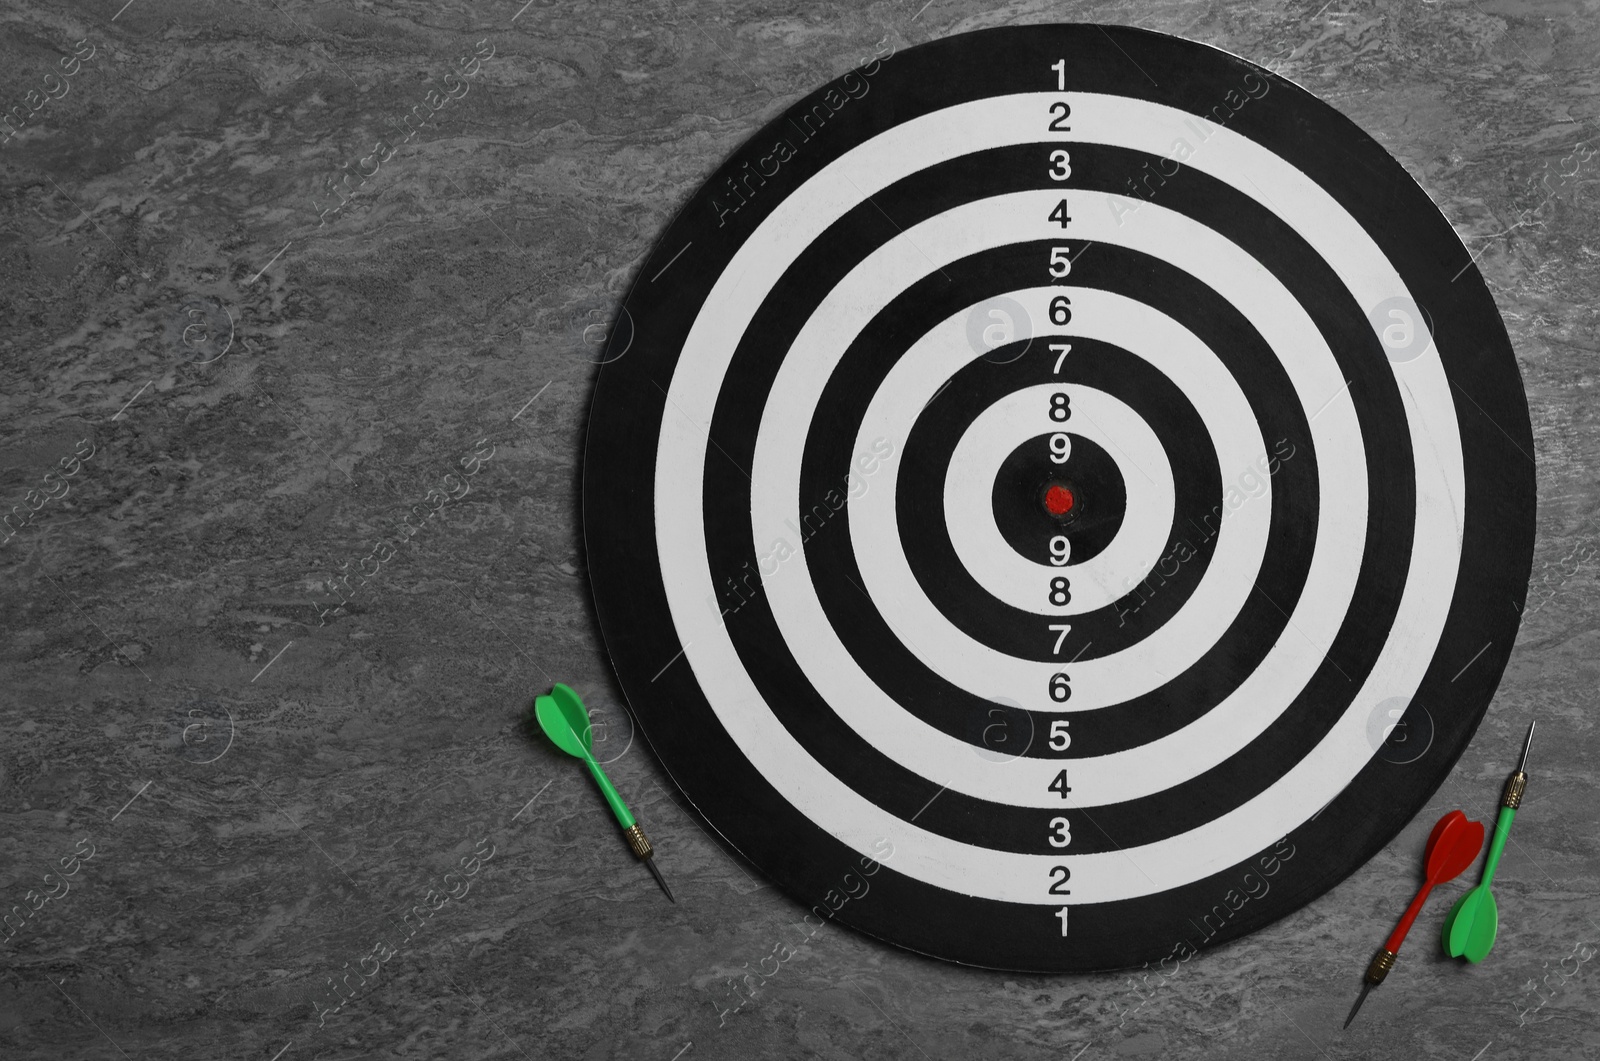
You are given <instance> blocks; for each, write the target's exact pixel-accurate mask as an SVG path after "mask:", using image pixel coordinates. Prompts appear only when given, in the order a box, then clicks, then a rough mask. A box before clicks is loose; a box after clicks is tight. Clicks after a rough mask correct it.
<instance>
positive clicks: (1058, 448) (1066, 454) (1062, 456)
mask: <svg viewBox="0 0 1600 1061" xmlns="http://www.w3.org/2000/svg"><path fill="white" fill-rule="evenodd" d="M1071 457H1072V439H1071V438H1069V437H1068V436H1067V434H1066V432H1064V431H1057V432H1056V433H1055V434H1053V435H1051V436H1050V460H1051V461H1052V462H1053V463H1055V464H1065V463H1067V461H1068V460H1070V459H1071ZM1052 548H1054V546H1052Z"/></svg>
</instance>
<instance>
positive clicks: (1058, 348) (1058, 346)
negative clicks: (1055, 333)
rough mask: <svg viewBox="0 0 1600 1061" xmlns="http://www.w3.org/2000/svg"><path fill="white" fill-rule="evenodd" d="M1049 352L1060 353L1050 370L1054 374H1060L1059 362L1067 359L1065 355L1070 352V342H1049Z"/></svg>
mask: <svg viewBox="0 0 1600 1061" xmlns="http://www.w3.org/2000/svg"><path fill="white" fill-rule="evenodd" d="M1050 352H1051V353H1052V354H1060V355H1061V356H1060V357H1057V358H1056V367H1055V368H1054V369H1052V370H1051V371H1052V372H1054V373H1055V374H1056V375H1060V374H1061V362H1063V361H1065V360H1066V359H1067V355H1068V354H1070V353H1072V344H1071V343H1051V344H1050Z"/></svg>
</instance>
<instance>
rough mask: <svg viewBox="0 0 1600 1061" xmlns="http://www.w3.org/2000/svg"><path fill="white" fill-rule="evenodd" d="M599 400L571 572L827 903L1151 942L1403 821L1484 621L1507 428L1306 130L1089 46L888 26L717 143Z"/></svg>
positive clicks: (1489, 334)
mask: <svg viewBox="0 0 1600 1061" xmlns="http://www.w3.org/2000/svg"><path fill="white" fill-rule="evenodd" d="M595 360H597V361H598V362H599V364H600V367H599V368H598V369H597V377H596V382H595V386H594V394H593V404H592V407H591V411H590V419H589V425H588V433H587V442H586V450H585V456H584V461H585V463H584V469H583V521H584V537H585V542H586V548H587V562H588V570H589V577H590V580H591V583H592V590H593V594H594V599H595V605H596V611H597V616H598V621H599V625H600V629H601V633H602V635H603V637H604V640H605V644H606V648H607V651H608V653H609V655H610V657H611V659H612V661H613V663H614V666H615V670H616V673H617V676H618V679H619V681H620V683H621V687H622V690H623V692H624V694H625V695H626V697H627V699H628V701H629V704H630V707H631V709H632V710H633V712H634V714H635V717H636V719H637V721H638V723H639V725H640V727H641V730H642V732H643V733H644V734H645V736H646V737H647V739H648V741H649V743H650V745H651V747H652V748H653V749H654V751H655V752H656V754H657V755H658V756H659V758H660V760H661V762H662V764H663V765H664V766H665V768H666V770H667V771H668V772H669V773H670V775H671V777H672V779H673V780H674V782H675V783H676V784H677V785H678V786H679V787H680V788H681V789H682V791H683V793H684V794H685V795H686V796H687V798H688V799H689V800H690V801H691V802H692V804H693V805H694V807H695V808H696V809H697V810H698V812H699V813H700V814H701V815H702V816H703V817H704V819H705V821H706V822H707V823H709V825H710V826H711V827H713V828H714V829H715V830H716V831H717V832H718V833H720V835H721V836H722V837H723V838H724V839H725V840H726V841H727V842H728V843H729V844H730V845H731V846H732V847H733V848H735V849H736V850H737V851H738V852H740V853H741V854H742V855H744V856H745V857H746V858H747V859H748V860H749V861H750V862H751V863H753V864H754V865H755V866H756V867H758V868H759V869H760V870H761V871H762V872H763V873H765V874H766V875H767V876H768V877H769V878H770V879H771V880H772V881H773V882H774V883H776V884H777V885H779V886H780V887H782V888H783V889H785V890H787V891H788V892H790V893H791V894H793V895H794V896H796V897H797V898H799V899H800V900H801V901H802V902H804V903H805V904H806V905H807V906H808V907H810V908H811V909H812V910H813V911H814V912H815V914H816V915H817V916H819V917H826V918H831V919H833V920H835V921H836V922H839V923H842V924H845V925H848V926H851V927H853V928H855V929H858V930H860V931H862V932H864V933H867V934H869V935H871V936H874V937H877V938H879V939H882V940H885V941H888V942H890V943H893V944H896V945H899V946H901V947H905V948H908V949H910V950H913V951H917V952H920V953H923V954H928V955H933V956H936V957H939V958H943V959H947V960H951V961H956V962H961V963H968V964H973V965H979V966H986V967H993V968H1002V969H1014V970H1027V971H1071V970H1092V969H1106V968H1116V967H1126V966H1129V965H1135V964H1138V963H1141V962H1158V961H1167V960H1168V959H1172V960H1177V961H1182V960H1186V959H1187V958H1188V957H1190V956H1192V955H1193V954H1194V953H1196V952H1198V951H1199V950H1202V949H1204V948H1206V947H1210V946H1214V945H1216V944H1218V943H1221V942H1224V941H1227V940H1229V939H1233V938H1236V937H1238V936H1240V935H1242V934H1244V933H1247V932H1250V931H1253V930H1255V929H1258V928H1261V927H1262V926H1264V925H1267V924H1268V923H1270V922H1272V921H1274V920H1275V919H1277V918H1279V917H1282V916H1283V915H1284V914H1286V913H1289V912H1290V911H1293V910H1295V909H1298V908H1299V907H1301V906H1303V905H1304V904H1305V903H1307V902H1309V901H1311V900H1312V899H1313V898H1315V897H1316V896H1318V895H1320V894H1321V893H1323V892H1325V891H1327V890H1328V889H1329V888H1331V887H1332V886H1333V885H1334V884H1335V883H1337V882H1338V881H1339V880H1341V879H1342V878H1344V877H1345V876H1347V875H1348V874H1350V873H1351V872H1352V871H1354V870H1355V869H1356V868H1357V867H1359V866H1361V865H1362V864H1363V863H1364V862H1365V861H1366V860H1367V859H1368V858H1370V857H1371V856H1372V855H1373V854H1374V853H1376V852H1377V851H1378V850H1379V849H1381V848H1382V847H1383V846H1384V845H1385V844H1386V843H1388V842H1389V841H1390V840H1391V839H1393V838H1394V836H1395V835H1396V834H1397V833H1398V832H1399V831H1400V829H1401V828H1402V827H1403V826H1404V825H1405V824H1406V823H1407V822H1408V821H1409V820H1410V819H1411V818H1412V816H1413V815H1415V814H1416V813H1417V812H1418V811H1419V810H1420V809H1421V808H1422V807H1423V805H1424V804H1425V803H1426V802H1427V800H1428V798H1429V796H1430V795H1431V794H1432V793H1433V792H1434V790H1435V789H1436V788H1437V787H1438V786H1439V785H1440V784H1441V783H1442V782H1443V780H1444V778H1445V777H1446V775H1447V774H1448V772H1449V770H1450V768H1451V766H1452V765H1453V764H1454V762H1455V761H1456V759H1457V758H1458V757H1459V756H1460V754H1461V752H1462V751H1463V750H1464V748H1465V747H1466V745H1467V743H1468V741H1469V740H1470V739H1471V737H1472V734H1473V732H1474V730H1475V728H1476V727H1477V725H1478V722H1479V720H1480V719H1481V718H1482V717H1483V714H1484V712H1485V710H1486V709H1487V706H1488V703H1489V700H1490V698H1491V696H1492V694H1493V692H1494V689H1495V686H1496V683H1497V682H1498V680H1499V677H1500V674H1501V672H1502V670H1503V668H1504V666H1505V661H1506V658H1507V655H1508V653H1509V652H1510V649H1511V646H1512V642H1513V640H1514V639H1515V636H1516V632H1517V628H1518V623H1519V619H1520V610H1521V607H1522V604H1523V601H1524V598H1525V594H1526V589H1527V584H1528V577H1529V571H1530V565H1531V560H1532V550H1533V533H1534V501H1535V484H1534V464H1533V459H1532V453H1533V444H1532V433H1531V428H1530V424H1529V417H1528V409H1527V403H1526V398H1525V396H1524V394H1523V390H1522V385H1521V379H1520V375H1519V371H1518V368H1517V364H1516V361H1515V358H1514V356H1513V353H1512V350H1511V347H1510V343H1509V340H1508V338H1507V335H1506V332H1505V328H1504V326H1503V324H1502V323H1501V320H1500V318H1499V316H1498V313H1497V311H1496V309H1495V306H1494V303H1493V300H1492V298H1491V297H1490V295H1489V293H1488V291H1487V290H1486V288H1485V285H1484V283H1483V281H1482V278H1481V276H1480V275H1479V273H1478V272H1477V270H1476V269H1475V268H1474V266H1473V264H1472V262H1471V261H1470V259H1469V256H1468V255H1467V253H1466V251H1465V250H1464V249H1463V247H1462V245H1461V243H1460V241H1459V240H1458V239H1457V238H1456V236H1455V235H1454V233H1453V232H1452V230H1451V228H1450V225H1449V224H1448V222H1446V220H1445V219H1444V218H1443V217H1442V216H1441V215H1440V213H1439V211H1438V210H1437V209H1436V208H1435V207H1434V206H1433V204H1432V203H1431V202H1430V200H1429V199H1428V197H1427V195H1426V194H1425V193H1424V192H1423V191H1422V190H1421V189H1420V188H1419V187H1418V186H1417V184H1416V183H1415V182H1414V181H1413V180H1412V178H1411V177H1410V176H1408V175H1407V173H1406V171H1405V169H1404V168H1403V167H1402V166H1401V165H1400V164H1399V163H1398V162H1397V161H1396V160H1395V159H1394V158H1392V157H1391V156H1390V155H1389V154H1387V153H1386V152H1385V151H1384V150H1383V149H1382V147H1380V146H1379V144H1378V143H1376V142H1375V141H1374V140H1373V139H1372V138H1371V137H1370V136H1368V135H1366V134H1365V133H1363V132H1362V131H1361V130H1360V129H1359V128H1358V127H1357V126H1356V125H1355V124H1353V123H1352V122H1351V121H1349V120H1348V119H1346V118H1345V117H1343V116H1342V115H1341V114H1339V113H1338V112H1337V111H1336V110H1334V109H1333V108H1332V107H1330V106H1329V105H1327V104H1325V103H1323V102H1321V101H1319V100H1318V99H1316V98H1315V97H1314V96H1312V95H1310V94H1309V93H1307V92H1306V91H1305V90H1303V89H1301V88H1299V87H1298V86H1296V85H1294V84H1292V83H1291V82H1289V81H1287V80H1285V79H1283V78H1281V77H1278V76H1276V75H1274V74H1272V73H1270V72H1269V71H1267V70H1265V69H1262V68H1261V67H1258V66H1255V65H1253V64H1251V63H1248V62H1246V61H1244V60H1242V59H1239V58H1237V57H1234V56H1232V55H1229V54H1227V53H1225V52H1222V51H1219V50H1217V49H1214V48H1211V47H1208V46H1204V45H1200V44H1196V43H1193V42H1190V41H1186V40H1182V39H1180V38H1176V37H1171V36H1166V35H1161V34H1156V33H1150V32H1146V31H1141V30H1134V29H1129V28H1124V27H1114V26H1095V25H1041V26H1026V27H1009V28H1001V29H991V30H984V31H979V32H973V33H966V34H961V35H957V36H953V37H950V38H947V39H943V40H939V41H936V42H931V43H927V44H923V45H919V46H916V47H912V48H906V49H901V50H898V51H895V50H892V49H890V48H889V47H887V46H881V47H880V48H879V49H878V52H877V53H876V54H873V55H871V56H867V57H864V58H863V60H862V62H861V64H860V65H859V66H858V67H856V68H855V69H853V70H851V72H850V73H847V74H845V75H843V76H842V77H840V78H839V79H838V80H836V81H834V82H832V83H830V84H828V85H825V86H823V87H822V88H819V89H817V90H816V91H815V92H813V93H811V94H810V95H808V96H806V97H805V98H804V99H802V100H800V101H799V102H798V103H795V104H794V105H793V106H791V107H789V108H788V109H787V110H786V111H784V112H783V113H782V114H780V115H778V116H777V117H776V118H775V119H773V120H772V121H771V122H770V123H769V124H768V125H766V126H765V127H764V128H762V129H761V130H760V131H759V132H757V133H756V134H755V135H754V136H753V137H751V138H750V139H749V140H748V141H746V142H745V143H744V144H743V146H742V147H740V148H739V149H738V150H736V151H735V152H734V153H733V155H732V157H731V158H730V159H729V160H728V161H727V162H726V163H725V164H724V165H723V166H722V167H721V168H720V169H718V170H717V171H716V173H715V174H713V175H712V176H711V177H710V179H709V180H708V181H707V182H706V183H705V184H704V186H703V187H701V188H700V189H699V190H698V192H697V193H696V194H695V195H694V196H693V197H692V198H690V199H689V200H688V202H687V203H686V205H683V206H682V209H681V211H680V212H679V213H678V215H677V216H676V218H675V219H674V220H673V221H672V223H671V224H670V225H669V226H668V227H667V229H666V231H665V233H664V234H663V235H662V236H661V237H660V239H659V242H658V243H657V244H656V246H655V249H654V250H653V251H652V253H651V254H650V256H649V257H647V258H646V259H645V260H644V261H643V264H642V265H641V266H640V268H639V272H638V275H637V278H636V280H635V282H634V285H633V287H632V290H631V292H630V293H629V295H628V296H627V299H626V302H625V303H624V305H623V307H622V308H621V309H620V310H619V311H618V315H617V319H616V321H615V324H614V325H613V326H612V328H611V331H610V334H609V336H608V339H607V341H606V344H605V346H604V348H603V352H601V353H600V354H599V356H598V357H596V358H595Z"/></svg>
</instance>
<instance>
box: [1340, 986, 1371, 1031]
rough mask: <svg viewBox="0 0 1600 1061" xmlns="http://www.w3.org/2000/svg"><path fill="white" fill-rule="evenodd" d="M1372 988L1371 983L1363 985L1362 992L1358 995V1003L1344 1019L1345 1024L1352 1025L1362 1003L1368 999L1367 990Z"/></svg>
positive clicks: (1346, 1025)
mask: <svg viewBox="0 0 1600 1061" xmlns="http://www.w3.org/2000/svg"><path fill="white" fill-rule="evenodd" d="M1371 990H1372V985H1371V984H1362V985H1361V994H1360V995H1358V996H1356V1004H1355V1005H1353V1006H1351V1007H1350V1016H1348V1017H1346V1018H1345V1019H1344V1026H1345V1027H1346V1028H1348V1027H1350V1022H1351V1021H1353V1020H1355V1019H1356V1013H1357V1012H1358V1011H1359V1010H1360V1009H1361V1003H1363V1002H1365V1001H1366V1000H1367V992H1368V991H1371Z"/></svg>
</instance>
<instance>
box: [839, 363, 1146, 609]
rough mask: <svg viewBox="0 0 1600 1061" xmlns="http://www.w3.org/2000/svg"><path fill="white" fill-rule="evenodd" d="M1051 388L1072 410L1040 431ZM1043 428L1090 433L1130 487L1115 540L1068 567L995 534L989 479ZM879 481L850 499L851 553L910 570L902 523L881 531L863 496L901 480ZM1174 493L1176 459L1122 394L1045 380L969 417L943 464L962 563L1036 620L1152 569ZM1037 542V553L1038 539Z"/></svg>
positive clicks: (1086, 603)
mask: <svg viewBox="0 0 1600 1061" xmlns="http://www.w3.org/2000/svg"><path fill="white" fill-rule="evenodd" d="M879 393H880V394H881V393H882V391H880V392H879ZM1053 394H1065V395H1067V396H1068V397H1069V399H1070V400H1071V402H1072V416H1071V417H1070V418H1069V419H1068V420H1067V421H1066V422H1064V423H1060V424H1051V426H1050V427H1042V425H1041V421H1042V422H1043V423H1044V424H1050V421H1048V420H1045V419H1044V418H1043V417H1041V416H1040V415H1039V410H1041V409H1045V408H1048V407H1049V401H1050V396H1051V395H1053ZM1047 432H1048V433H1055V432H1061V433H1064V434H1066V435H1067V437H1068V438H1069V439H1070V438H1083V439H1087V440H1088V441H1090V442H1093V443H1095V444H1096V445H1098V446H1099V447H1100V448H1101V449H1103V450H1105V451H1106V452H1107V453H1108V454H1109V455H1110V457H1111V459H1112V461H1113V462H1115V464H1116V466H1117V472H1118V474H1119V475H1121V476H1122V481H1123V486H1124V489H1125V491H1126V493H1127V504H1126V506H1125V508H1124V509H1123V514H1122V524H1121V525H1120V526H1119V527H1118V528H1117V532H1116V535H1115V536H1114V537H1113V538H1112V539H1111V542H1110V543H1109V544H1108V545H1107V546H1106V547H1105V548H1104V549H1103V550H1101V551H1100V552H1099V553H1097V554H1096V555H1094V556H1093V557H1090V558H1089V559H1087V560H1081V561H1080V560H1078V559H1077V558H1075V557H1072V556H1070V555H1069V557H1068V559H1067V562H1066V564H1065V565H1055V564H1048V563H1043V562H1041V561H1036V560H1030V559H1028V558H1027V557H1025V556H1022V555H1021V554H1019V553H1018V552H1017V551H1016V549H1015V548H1013V547H1012V545H1011V543H1010V542H1008V541H1007V540H1006V538H1005V535H1003V534H1001V533H1000V525H999V524H998V523H996V522H995V515H994V480H995V474H996V472H997V471H998V469H999V468H1000V465H1001V464H1002V463H1003V462H1004V461H1005V459H1006V458H1007V457H1009V456H1010V455H1011V453H1012V452H1013V451H1014V450H1015V449H1016V448H1017V447H1019V446H1021V445H1022V444H1023V443H1025V442H1028V441H1030V440H1033V439H1036V438H1037V437H1038V436H1040V435H1042V434H1045V433H1047ZM902 437H903V436H902ZM1040 451H1041V453H1042V452H1043V447H1042V446H1041V447H1040ZM1069 452H1070V451H1069ZM898 472H899V468H898V466H895V467H892V468H890V469H889V474H890V475H892V476H895V477H896V480H898ZM885 485H887V486H889V487H890V489H888V490H881V491H879V492H878V493H877V494H876V495H875V494H874V493H873V492H872V491H870V490H869V491H868V492H867V493H865V494H863V495H862V496H861V497H859V498H857V499H856V500H855V502H854V503H852V505H851V508H850V526H851V530H852V537H853V538H854V540H855V545H856V556H857V557H858V558H860V559H861V561H862V562H863V563H864V564H866V565H867V566H869V567H875V566H876V565H875V564H874V563H873V561H872V557H871V555H869V554H879V553H881V552H882V551H883V550H885V549H891V550H893V551H894V552H895V553H897V554H898V559H897V561H896V562H898V563H899V564H901V565H905V566H906V567H907V570H909V564H908V563H907V558H906V556H905V545H904V543H903V541H902V540H901V536H900V533H899V528H897V527H896V526H894V524H893V523H891V524H890V525H889V526H888V527H887V528H884V527H882V525H881V524H880V523H878V521H876V520H872V519H870V518H869V516H868V507H867V505H866V501H867V498H868V497H881V496H882V495H884V494H890V495H891V496H892V494H893V493H894V492H897V490H898V487H899V483H898V481H895V482H893V483H889V484H885ZM1175 492H1176V491H1175V487H1174V484H1173V481H1172V465H1171V464H1170V463H1168V460H1167V451H1166V450H1165V449H1164V448H1163V447H1162V445H1161V439H1159V438H1157V437H1156V433H1155V432H1154V431H1153V430H1151V428H1150V425H1149V424H1147V423H1145V422H1144V420H1143V419H1142V418H1140V416H1139V414H1138V413H1137V412H1135V411H1134V410H1133V409H1131V408H1129V407H1128V406H1127V405H1126V404H1124V403H1123V401H1122V399H1120V398H1117V397H1114V396H1113V395H1110V394H1107V393H1106V392H1105V391H1102V390H1096V389H1094V388H1093V387H1085V386H1082V385H1080V384H1072V383H1041V384H1036V385H1034V386H1031V387H1025V388H1023V389H1022V390H1017V391H1012V392H1011V393H1010V394H1007V395H1005V396H1004V397H1003V398H1001V399H1000V400H999V401H997V402H995V403H994V404H993V405H991V406H989V408H987V409H985V410H984V411H983V412H981V413H979V414H978V415H977V416H976V417H974V418H973V421H972V423H971V424H969V425H968V426H967V429H966V431H964V432H963V433H962V435H961V438H960V439H958V440H957V442H956V444H955V446H954V448H953V449H952V450H951V451H950V462H949V464H948V465H947V466H946V468H945V478H944V523H945V528H946V530H948V531H949V534H950V544H951V546H953V547H954V549H955V553H956V557H957V559H958V560H960V562H961V565H962V566H963V567H965V568H966V569H967V571H968V573H970V574H971V575H972V577H973V578H974V579H975V580H976V581H977V583H978V584H979V585H980V586H982V587H983V588H984V589H986V590H988V591H989V592H990V593H991V594H993V595H994V596H995V597H997V598H998V599H1000V600H1003V601H1005V602H1006V603H1007V604H1011V605H1012V606H1013V607H1018V608H1022V609H1024V610H1025V611H1029V612H1034V613H1036V614H1038V615H1040V616H1041V617H1042V616H1047V615H1048V616H1062V615H1081V614H1082V613H1084V612H1087V611H1092V610H1094V609H1095V608H1103V607H1106V606H1107V605H1109V604H1111V603H1113V602H1114V601H1116V600H1118V599H1120V598H1121V597H1122V596H1123V595H1125V594H1126V593H1127V592H1128V590H1127V588H1126V587H1125V586H1123V585H1122V580H1123V578H1124V576H1123V574H1122V573H1123V572H1127V571H1132V572H1138V571H1144V570H1148V569H1150V568H1153V567H1155V566H1156V564H1157V563H1159V562H1160V559H1161V551H1162V550H1163V549H1164V548H1166V544H1167V537H1168V535H1169V534H1170V533H1171V530H1172V513H1173V505H1174V495H1175ZM1090 503H1092V500H1091V501H1090ZM858 515H859V518H858ZM891 515H892V513H891ZM857 526H859V527H861V528H862V531H863V533H862V534H861V536H860V537H855V534H854V532H855V528H856V527H857ZM869 528H870V529H869ZM1062 533H1064V532H1062ZM1068 537H1069V538H1070V536H1068ZM1039 544H1040V546H1041V550H1042V548H1043V546H1044V542H1043V541H1042V540H1041V541H1040V543H1039ZM1040 555H1044V554H1043V552H1042V551H1041V554H1040ZM1059 575H1066V576H1069V577H1070V578H1071V580H1072V600H1071V601H1069V602H1068V603H1067V604H1064V605H1053V604H1051V603H1050V601H1049V599H1048V592H1047V591H1048V589H1049V586H1050V580H1051V579H1052V578H1055V577H1057V576H1059ZM892 606H893V602H891V601H881V602H879V608H880V610H882V609H883V608H885V607H892Z"/></svg>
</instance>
